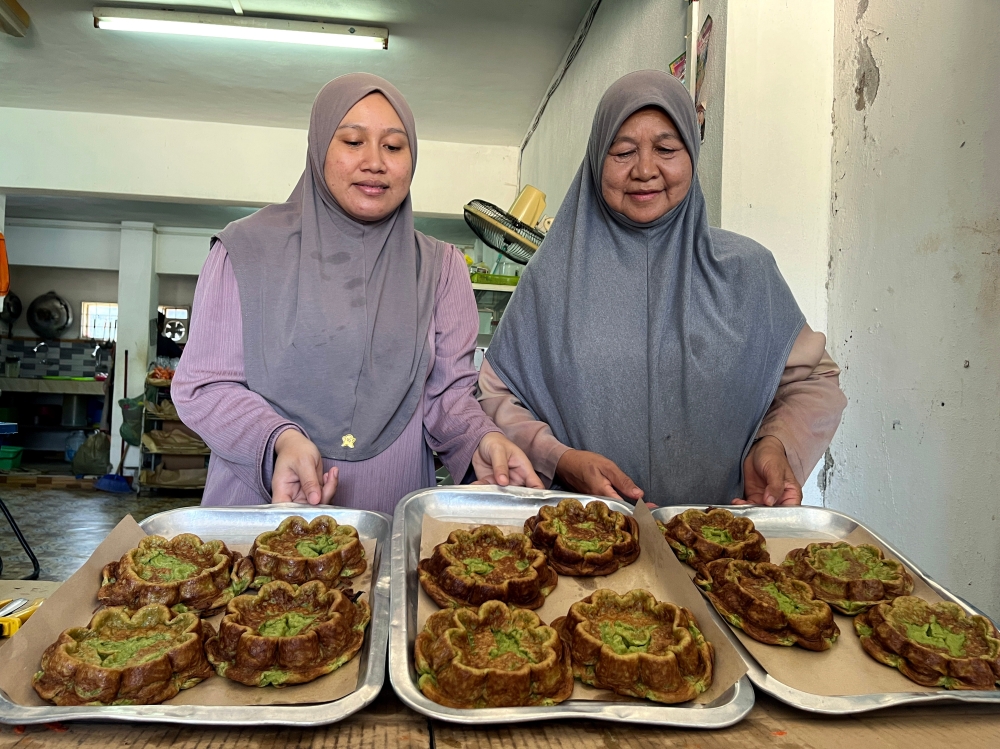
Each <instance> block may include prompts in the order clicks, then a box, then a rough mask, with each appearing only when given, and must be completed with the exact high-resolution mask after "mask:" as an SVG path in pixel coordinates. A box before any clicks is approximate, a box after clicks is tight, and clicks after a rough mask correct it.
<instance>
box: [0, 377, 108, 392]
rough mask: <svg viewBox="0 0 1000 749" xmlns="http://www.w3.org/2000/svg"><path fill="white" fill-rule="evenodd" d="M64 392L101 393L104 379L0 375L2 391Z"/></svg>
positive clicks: (0, 389) (0, 390)
mask: <svg viewBox="0 0 1000 749" xmlns="http://www.w3.org/2000/svg"><path fill="white" fill-rule="evenodd" d="M2 391H8V392H12V393H62V394H64V395H101V394H103V393H104V382H103V381H102V380H91V381H81V380H43V379H41V378H37V377H0V392H2Z"/></svg>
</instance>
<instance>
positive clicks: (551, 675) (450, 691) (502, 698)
mask: <svg viewBox="0 0 1000 749" xmlns="http://www.w3.org/2000/svg"><path fill="white" fill-rule="evenodd" d="M413 651H414V659H415V661H416V666H417V672H418V673H419V674H420V679H419V682H418V684H419V686H420V691H422V692H423V693H424V694H425V695H426V696H427V697H428V698H429V699H432V700H434V701H435V702H437V703H438V704H440V705H444V706H445V707H459V708H477V707H528V706H536V705H555V704H556V703H559V702H562V701H563V700H565V699H567V698H568V697H569V696H570V695H571V694H572V693H573V671H572V669H571V668H570V663H569V648H568V647H567V646H566V645H565V644H564V643H563V642H562V641H561V640H560V639H559V635H558V633H557V632H556V631H555V630H554V629H553V628H552V627H548V626H546V625H545V624H543V623H542V621H541V620H540V619H539V618H538V615H537V614H535V613H534V612H532V611H529V610H527V609H518V608H513V607H508V606H507V604H505V603H503V602H502V601H487V602H486V603H484V604H483V605H482V606H480V607H479V608H478V609H474V608H459V609H443V610H441V611H436V612H435V613H433V614H431V615H430V616H429V617H427V622H426V623H425V624H424V629H423V631H422V632H421V633H420V634H419V635H417V641H416V643H415V644H414V648H413Z"/></svg>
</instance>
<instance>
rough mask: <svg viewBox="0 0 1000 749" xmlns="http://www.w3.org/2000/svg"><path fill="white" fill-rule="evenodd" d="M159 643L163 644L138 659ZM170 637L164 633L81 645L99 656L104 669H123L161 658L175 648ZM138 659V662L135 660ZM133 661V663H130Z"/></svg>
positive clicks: (93, 641)
mask: <svg viewBox="0 0 1000 749" xmlns="http://www.w3.org/2000/svg"><path fill="white" fill-rule="evenodd" d="M157 643H162V644H160V645H159V647H156V648H155V649H154V650H152V651H151V652H149V653H146V654H145V655H143V656H142V657H141V658H138V659H136V654H137V653H139V651H140V650H145V649H147V648H150V647H152V646H154V645H157ZM173 644H174V643H173V641H172V640H171V639H170V636H169V635H167V634H163V633H158V634H155V635H148V636H146V637H130V638H128V639H127V640H100V639H93V640H85V641H84V642H82V643H81V645H83V646H84V647H87V648H90V649H92V650H93V651H94V653H95V654H96V655H97V658H98V659H99V660H100V664H101V666H103V667H104V668H122V667H124V666H125V665H138V664H140V663H148V662H149V661H152V660H155V659H156V658H159V657H160V656H161V655H163V654H164V653H166V652H167V651H168V650H170V648H171V647H172V646H173ZM133 659H136V660H133ZM130 661H131V663H130Z"/></svg>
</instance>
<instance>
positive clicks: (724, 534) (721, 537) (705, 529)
mask: <svg viewBox="0 0 1000 749" xmlns="http://www.w3.org/2000/svg"><path fill="white" fill-rule="evenodd" d="M701 535H702V536H704V537H705V538H706V539H707V540H709V541H711V542H712V543H714V544H721V545H723V546H728V545H729V544H732V543H733V537H732V536H731V535H729V531H728V530H727V529H726V528H716V527H715V526H714V525H704V526H702V528H701Z"/></svg>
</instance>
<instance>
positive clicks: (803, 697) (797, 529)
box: [393, 505, 1000, 715]
mask: <svg viewBox="0 0 1000 749" xmlns="http://www.w3.org/2000/svg"><path fill="white" fill-rule="evenodd" d="M692 508H696V509H704V508H705V505H675V506H673V507H660V508H657V509H655V510H653V517H655V518H656V519H657V520H660V521H662V522H666V521H667V520H669V519H670V518H672V517H673V516H674V515H679V514H680V513H682V512H684V511H685V510H689V509H692ZM725 509H727V510H730V511H731V512H732V513H733V514H734V515H743V516H745V517H748V518H750V519H751V520H753V524H754V526H755V527H756V528H757V530H759V531H760V532H761V533H762V534H763V535H764V538H767V536H768V535H771V536H773V537H775V538H829V539H830V540H836V539H841V538H844V537H846V536H847V535H848V534H850V533H851V532H852V531H853V530H855V529H856V528H863V529H864V530H866V531H868V532H869V533H871V534H872V535H873V536H874V537H875V539H876V540H877V541H878V543H879V545H880V546H881V547H882V548H883V549H884V550H885V551H888V552H889V553H890V554H892V555H893V556H895V557H896V558H897V559H899V561H900V562H902V563H903V564H904V565H905V566H906V567H907V569H909V570H910V572H912V573H913V574H915V575H919V576H920V577H922V578H923V579H924V580H925V581H926V582H927V584H928V585H930V586H931V588H933V589H934V590H935V591H936V592H937V593H938V594H939V595H940V596H941V597H942V598H944V599H945V600H948V601H954V602H955V603H957V604H958V605H959V606H961V607H962V608H963V609H965V610H966V611H968V612H969V613H970V614H983V612H982V611H980V610H979V609H977V608H976V607H974V606H972V605H971V604H970V603H968V602H966V601H964V600H963V599H961V598H960V597H958V596H956V595H955V594H954V593H952V592H950V591H949V590H947V589H946V588H944V587H943V586H941V585H939V584H938V583H937V582H935V581H934V580H933V579H931V577H930V576H929V575H928V574H927V573H926V572H924V571H923V570H921V569H920V568H919V567H917V565H915V564H914V563H913V562H911V561H910V560H909V559H907V558H906V557H905V556H903V555H902V554H901V553H900V552H899V551H898V550H897V549H896V548H895V547H893V546H892V545H891V544H888V543H886V542H885V541H884V540H883V539H882V538H881V537H880V536H879V535H878V534H877V533H875V532H874V531H872V530H871V529H870V528H868V527H867V526H866V525H864V524H863V523H860V522H858V521H857V520H855V519H854V518H851V517H849V516H847V515H844V514H843V513H840V512H836V511H834V510H828V509H826V508H825V507H760V506H752V505H743V506H740V505H732V506H726V508H725ZM393 556H394V557H395V554H394V555H393ZM709 608H711V607H709ZM712 613H713V614H715V615H716V616H717V617H718V620H719V622H720V623H724V622H723V620H722V617H719V616H718V614H716V612H715V611H714V610H713V611H712ZM984 616H985V614H984ZM726 626H728V625H726ZM733 640H734V643H735V645H736V648H737V649H738V650H739V651H740V655H742V656H743V660H745V661H746V663H747V666H748V667H749V669H750V670H749V671H748V675H749V676H750V680H751V681H752V682H753V684H754V686H755V687H757V688H758V689H762V690H764V691H765V692H767V693H768V694H769V695H771V696H772V697H776V698H777V699H779V700H781V701H782V702H785V703H787V704H789V705H791V706H792V707H797V708H799V709H800V710H808V711H809V712H812V713H822V714H825V715H851V714H853V713H864V712H869V711H871V710H880V709H882V708H884V707H894V706H897V705H915V704H927V703H931V702H946V701H953V702H980V703H991V704H1000V691H996V690H993V691H965V690H961V691H959V690H950V689H941V690H939V691H937V692H889V693H886V694H867V695H845V696H839V697H829V696H826V695H820V694H813V693H811V692H803V691H801V690H799V689H793V688H792V687H790V686H788V685H786V684H784V683H782V682H780V681H778V680H777V679H775V678H774V677H773V676H771V675H770V674H769V673H767V671H765V670H764V669H763V668H762V667H761V665H760V664H759V663H758V662H757V660H756V659H755V658H754V657H753V656H752V655H751V654H750V652H749V651H748V650H747V649H746V648H745V647H743V644H742V643H740V641H739V640H738V639H737V638H733Z"/></svg>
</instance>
